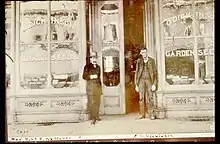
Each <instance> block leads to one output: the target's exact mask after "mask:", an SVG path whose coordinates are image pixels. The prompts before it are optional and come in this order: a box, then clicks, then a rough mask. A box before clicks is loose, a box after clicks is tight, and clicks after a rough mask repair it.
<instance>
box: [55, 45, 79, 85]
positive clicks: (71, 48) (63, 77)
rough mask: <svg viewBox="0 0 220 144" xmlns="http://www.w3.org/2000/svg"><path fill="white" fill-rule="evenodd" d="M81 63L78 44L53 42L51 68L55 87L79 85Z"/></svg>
mask: <svg viewBox="0 0 220 144" xmlns="http://www.w3.org/2000/svg"><path fill="white" fill-rule="evenodd" d="M79 65H80V63H79V51H78V45H77V44H75V43H62V44H61V43H58V44H52V50H51V70H52V86H53V87H54V88H65V87H77V86H78V84H79Z"/></svg>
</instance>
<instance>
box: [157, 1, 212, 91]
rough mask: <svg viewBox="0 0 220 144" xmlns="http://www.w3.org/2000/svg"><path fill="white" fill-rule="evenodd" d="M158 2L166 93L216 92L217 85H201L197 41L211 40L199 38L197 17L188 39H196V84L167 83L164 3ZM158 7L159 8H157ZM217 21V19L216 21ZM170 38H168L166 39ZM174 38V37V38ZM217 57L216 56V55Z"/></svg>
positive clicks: (163, 78) (194, 11) (163, 79)
mask: <svg viewBox="0 0 220 144" xmlns="http://www.w3.org/2000/svg"><path fill="white" fill-rule="evenodd" d="M156 1H157V2H156V3H155V4H158V5H159V17H160V18H159V20H160V35H161V36H160V38H161V42H160V46H161V48H162V52H161V56H162V61H161V62H162V65H164V66H162V69H163V70H162V71H163V73H162V81H163V82H162V83H163V84H162V87H163V89H164V90H165V91H173V92H175V91H188V90H189V91H190V92H193V91H203V90H205V91H214V86H215V83H210V84H199V63H198V58H199V56H198V55H197V50H198V46H197V44H198V41H197V39H198V38H201V37H202V38H210V36H199V35H197V28H196V23H195V21H196V18H195V16H194V17H193V24H192V28H193V35H192V36H189V37H187V38H190V37H192V38H193V39H194V49H193V50H194V51H195V54H194V73H195V81H194V83H192V84H183V85H169V84H168V83H167V82H166V70H165V68H166V65H165V58H166V56H165V45H164V44H165V42H164V40H165V36H164V26H163V6H162V1H161V0H156ZM195 1H196V0H192V3H193V6H192V8H193V15H195V14H196V8H195ZM156 7H157V6H156ZM214 21H215V19H214ZM166 38H168V37H166ZM172 38H173V37H172ZM174 38H182V39H184V38H186V37H185V36H183V37H180V36H177V37H174ZM211 38H214V39H215V37H214V36H213V37H211ZM214 57H215V55H214Z"/></svg>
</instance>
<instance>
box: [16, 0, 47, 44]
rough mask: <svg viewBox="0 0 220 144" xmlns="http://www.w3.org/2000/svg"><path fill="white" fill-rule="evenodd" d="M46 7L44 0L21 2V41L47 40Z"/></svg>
mask: <svg viewBox="0 0 220 144" xmlns="http://www.w3.org/2000/svg"><path fill="white" fill-rule="evenodd" d="M47 9H48V2H46V1H41V2H39V1H29V2H21V12H20V13H21V17H20V21H21V26H20V27H21V28H20V41H21V43H35V42H47V27H48V24H47V18H48V16H47Z"/></svg>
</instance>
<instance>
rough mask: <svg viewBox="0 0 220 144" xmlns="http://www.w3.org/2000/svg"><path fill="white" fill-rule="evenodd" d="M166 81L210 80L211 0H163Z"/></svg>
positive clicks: (211, 53) (211, 58) (208, 81)
mask: <svg viewBox="0 0 220 144" xmlns="http://www.w3.org/2000/svg"><path fill="white" fill-rule="evenodd" d="M162 15H163V35H164V49H165V69H166V82H167V83H168V84H169V85H182V84H185V85H187V84H213V83H214V82H215V74H214V1H213V0H204V1H199V0H183V1H175V0H169V1H168V0H163V1H162Z"/></svg>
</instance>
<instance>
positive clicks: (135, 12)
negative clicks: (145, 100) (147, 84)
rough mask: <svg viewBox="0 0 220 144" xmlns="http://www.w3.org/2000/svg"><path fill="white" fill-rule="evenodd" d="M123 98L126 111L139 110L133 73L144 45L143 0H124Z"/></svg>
mask: <svg viewBox="0 0 220 144" xmlns="http://www.w3.org/2000/svg"><path fill="white" fill-rule="evenodd" d="M123 7H124V44H125V46H124V48H125V50H124V51H125V100H126V113H127V114H128V113H134V112H139V94H138V93H137V92H136V91H135V85H134V74H135V65H136V60H137V59H138V58H139V56H140V55H139V52H140V48H141V47H142V46H145V18H144V17H145V8H144V7H145V1H144V0H129V1H124V4H123Z"/></svg>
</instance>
